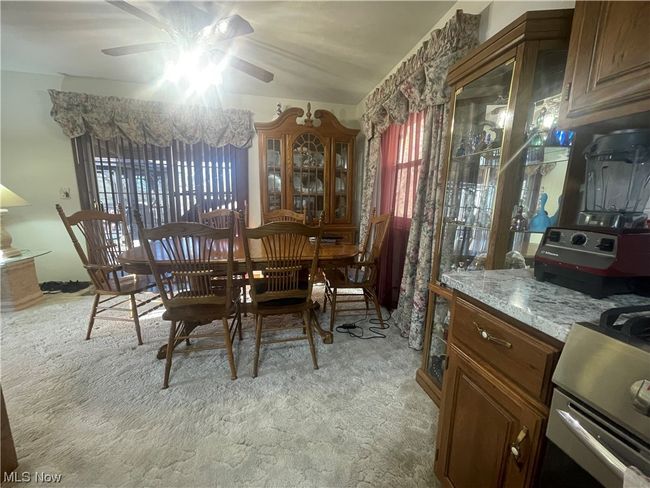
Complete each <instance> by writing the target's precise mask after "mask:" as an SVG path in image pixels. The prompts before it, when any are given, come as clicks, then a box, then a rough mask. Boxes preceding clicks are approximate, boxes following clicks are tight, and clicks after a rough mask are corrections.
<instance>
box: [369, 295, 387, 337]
mask: <svg viewBox="0 0 650 488" xmlns="http://www.w3.org/2000/svg"><path fill="white" fill-rule="evenodd" d="M369 293H370V297H371V298H372V301H373V302H374V303H375V310H376V311H377V318H378V319H379V323H380V324H381V328H382V329H385V328H386V324H384V319H383V317H382V316H381V306H380V305H379V300H378V299H377V295H375V293H374V292H369Z"/></svg>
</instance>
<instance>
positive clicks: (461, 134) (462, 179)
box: [438, 61, 514, 275]
mask: <svg viewBox="0 0 650 488" xmlns="http://www.w3.org/2000/svg"><path fill="white" fill-rule="evenodd" d="M513 72H514V61H511V62H508V63H506V64H503V65H500V66H498V67H497V68H495V69H493V70H492V71H490V72H488V73H486V74H485V75H483V76H481V77H480V78H478V79H476V80H474V81H472V82H471V83H468V84H467V85H465V86H463V87H462V88H461V89H459V90H458V91H457V92H456V100H455V106H454V122H453V128H452V138H451V150H450V156H449V157H450V161H449V166H448V173H447V185H446V188H445V198H444V209H443V221H442V234H441V241H442V242H441V244H442V246H441V253H440V270H439V273H438V274H439V275H440V274H442V273H444V272H446V271H450V270H455V269H459V270H460V269H476V268H482V267H483V264H484V263H485V260H486V258H487V252H488V244H489V241H490V229H491V225H492V217H493V211H494V205H495V199H496V194H497V180H498V176H499V167H500V165H501V144H502V141H503V131H504V126H505V122H506V117H507V113H508V101H509V97H510V86H511V83H512V76H513Z"/></svg>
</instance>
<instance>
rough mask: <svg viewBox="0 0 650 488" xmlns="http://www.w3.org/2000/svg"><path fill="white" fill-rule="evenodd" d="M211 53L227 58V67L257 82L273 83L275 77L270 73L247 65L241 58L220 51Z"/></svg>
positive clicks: (252, 65) (250, 64)
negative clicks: (255, 79)
mask: <svg viewBox="0 0 650 488" xmlns="http://www.w3.org/2000/svg"><path fill="white" fill-rule="evenodd" d="M212 52H214V53H218V54H221V55H223V56H228V65H229V66H230V67H231V68H235V69H236V70H239V71H241V72H243V73H246V74H247V75H249V76H252V77H253V78H257V79H258V80H260V81H263V82H264V83H269V82H270V81H273V78H274V76H275V75H274V74H273V73H271V72H270V71H267V70H265V69H264V68H260V67H259V66H256V65H254V64H252V63H249V62H248V61H245V60H243V59H242V58H238V57H237V56H231V55H229V54H227V53H226V52H225V51H221V50H220V49H213V50H212Z"/></svg>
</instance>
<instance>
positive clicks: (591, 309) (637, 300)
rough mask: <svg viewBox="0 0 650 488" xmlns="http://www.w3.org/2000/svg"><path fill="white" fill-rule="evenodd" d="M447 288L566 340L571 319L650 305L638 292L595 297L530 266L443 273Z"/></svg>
mask: <svg viewBox="0 0 650 488" xmlns="http://www.w3.org/2000/svg"><path fill="white" fill-rule="evenodd" d="M442 282H443V283H444V284H446V285H447V286H448V287H450V288H453V289H455V290H458V291H459V292H461V293H464V294H465V295H468V296H470V297H471V298H474V299H475V300H478V301H479V302H481V303H484V304H486V305H488V306H489V307H492V308H494V309H496V310H498V311H499V312H502V313H504V314H506V315H508V316H510V317H513V318H515V319H517V320H519V321H520V322H523V323H524V324H527V325H529V326H531V327H533V328H535V329H537V330H539V331H541V332H543V333H545V334H547V335H549V336H551V337H554V338H555V339H558V340H560V341H562V342H565V340H566V337H567V335H568V334H569V331H570V330H571V325H572V324H573V323H574V322H598V320H599V318H600V314H601V313H602V312H604V311H605V310H607V309H610V308H615V307H625V306H632V305H646V304H650V298H647V297H641V296H638V295H612V296H610V297H608V298H604V299H602V300H598V299H595V298H591V297H590V296H588V295H585V294H584V293H580V292H578V291H574V290H570V289H568V288H563V287H561V286H557V285H553V284H551V283H544V282H539V281H536V280H535V278H534V277H533V270H532V269H504V270H491V271H455V272H450V273H444V274H443V275H442Z"/></svg>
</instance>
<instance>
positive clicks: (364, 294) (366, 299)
mask: <svg viewBox="0 0 650 488" xmlns="http://www.w3.org/2000/svg"><path fill="white" fill-rule="evenodd" d="M363 299H364V300H365V301H366V316H367V315H368V311H369V310H370V305H369V304H368V293H366V291H365V290H364V291H363Z"/></svg>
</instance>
